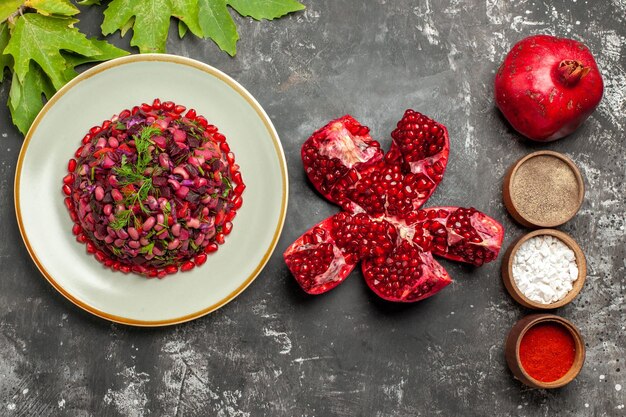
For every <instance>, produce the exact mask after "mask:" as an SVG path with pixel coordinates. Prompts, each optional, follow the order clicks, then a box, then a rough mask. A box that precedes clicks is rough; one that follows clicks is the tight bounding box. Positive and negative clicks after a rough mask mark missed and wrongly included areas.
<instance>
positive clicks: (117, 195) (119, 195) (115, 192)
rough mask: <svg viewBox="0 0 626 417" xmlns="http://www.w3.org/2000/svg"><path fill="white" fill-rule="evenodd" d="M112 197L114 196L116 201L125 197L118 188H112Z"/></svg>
mask: <svg viewBox="0 0 626 417" xmlns="http://www.w3.org/2000/svg"><path fill="white" fill-rule="evenodd" d="M111 197H113V200H115V201H122V200H123V199H124V196H123V195H122V193H120V191H119V190H118V189H117V188H114V189H112V190H111Z"/></svg>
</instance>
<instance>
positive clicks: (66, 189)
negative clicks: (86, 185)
mask: <svg viewBox="0 0 626 417" xmlns="http://www.w3.org/2000/svg"><path fill="white" fill-rule="evenodd" d="M62 190H63V194H65V195H70V194H72V189H71V188H70V186H69V185H67V184H64V185H63V187H62Z"/></svg>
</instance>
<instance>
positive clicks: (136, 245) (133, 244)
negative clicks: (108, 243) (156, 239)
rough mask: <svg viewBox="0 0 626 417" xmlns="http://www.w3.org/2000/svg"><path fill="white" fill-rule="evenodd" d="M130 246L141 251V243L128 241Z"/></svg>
mask: <svg viewBox="0 0 626 417" xmlns="http://www.w3.org/2000/svg"><path fill="white" fill-rule="evenodd" d="M128 246H129V247H131V248H133V249H139V248H140V247H141V245H140V244H139V242H137V241H136V240H129V241H128Z"/></svg>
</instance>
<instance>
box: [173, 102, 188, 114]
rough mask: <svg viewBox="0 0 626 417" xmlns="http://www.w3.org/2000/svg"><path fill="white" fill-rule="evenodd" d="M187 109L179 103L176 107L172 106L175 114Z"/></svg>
mask: <svg viewBox="0 0 626 417" xmlns="http://www.w3.org/2000/svg"><path fill="white" fill-rule="evenodd" d="M186 109H187V107H185V106H181V105H180V104H179V105H177V106H176V107H174V113H176V114H181V113H182V112H184V111H185V110H186Z"/></svg>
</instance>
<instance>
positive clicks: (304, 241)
mask: <svg viewBox="0 0 626 417" xmlns="http://www.w3.org/2000/svg"><path fill="white" fill-rule="evenodd" d="M395 240H396V230H395V228H394V227H393V226H392V225H391V224H389V223H388V222H386V221H385V220H383V219H372V218H371V217H370V216H368V215H366V214H363V213H361V214H356V215H350V214H348V213H346V212H341V213H337V214H335V215H333V216H331V217H329V218H328V219H326V220H324V221H322V222H320V223H318V224H317V225H315V226H313V227H312V228H311V229H310V230H308V231H307V232H306V233H304V234H303V235H302V236H300V238H299V239H297V240H296V241H295V242H294V243H293V244H292V245H291V246H289V247H288V248H287V250H286V251H285V253H284V255H283V256H284V258H285V263H286V264H287V266H288V267H289V270H290V271H291V273H292V274H293V275H294V276H295V277H296V280H297V281H298V283H299V284H300V286H301V287H302V288H303V289H304V290H305V291H306V292H308V293H310V294H321V293H323V292H326V291H328V290H331V289H333V288H335V287H336V286H337V285H339V284H340V283H341V282H342V281H343V280H344V279H346V277H347V276H348V275H349V274H350V272H351V271H352V270H353V269H354V266H355V265H356V263H357V262H358V261H359V260H360V259H363V258H366V257H376V256H384V255H386V254H387V253H389V252H390V251H391V250H392V249H393V248H394V246H395Z"/></svg>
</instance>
